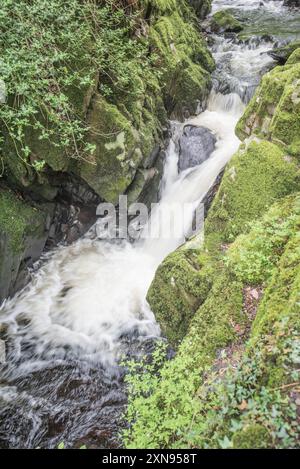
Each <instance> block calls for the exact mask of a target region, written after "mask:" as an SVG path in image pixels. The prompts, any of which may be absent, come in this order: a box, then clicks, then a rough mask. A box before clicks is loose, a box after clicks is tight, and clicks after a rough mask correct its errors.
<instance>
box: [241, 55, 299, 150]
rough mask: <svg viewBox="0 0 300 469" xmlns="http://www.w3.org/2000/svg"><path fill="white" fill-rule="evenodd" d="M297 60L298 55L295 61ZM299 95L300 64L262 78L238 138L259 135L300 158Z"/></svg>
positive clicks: (243, 119)
mask: <svg viewBox="0 0 300 469" xmlns="http://www.w3.org/2000/svg"><path fill="white" fill-rule="evenodd" d="M297 57H298V55H296V54H295V56H294V59H295V60H296V58H297ZM293 62H294V60H293ZM299 95H300V64H299V63H298V62H297V63H294V64H287V65H285V66H283V67H276V68H275V69H274V70H272V71H271V72H270V73H268V74H267V75H265V76H264V77H263V80H262V83H261V85H260V86H259V87H258V89H257V91H256V93H255V95H254V97H253V98H252V100H251V102H250V104H249V106H248V107H247V109H246V111H245V113H244V115H243V117H242V118H241V120H240V121H239V123H238V125H237V127H236V133H237V135H238V136H239V138H241V139H245V138H247V137H249V136H250V135H257V136H259V137H261V138H266V139H268V140H272V141H273V142H275V143H276V144H278V145H280V146H282V147H283V148H284V149H286V150H287V151H288V152H289V153H290V154H292V155H299V154H300V140H299V132H300V117H299V116H300V112H299V109H300V107H299V106H300V98H299Z"/></svg>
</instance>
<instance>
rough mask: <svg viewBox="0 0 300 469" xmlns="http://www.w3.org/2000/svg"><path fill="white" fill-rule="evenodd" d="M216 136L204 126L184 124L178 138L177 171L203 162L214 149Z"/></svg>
mask: <svg viewBox="0 0 300 469" xmlns="http://www.w3.org/2000/svg"><path fill="white" fill-rule="evenodd" d="M216 141H217V139H216V137H215V136H214V135H213V134H212V132H211V131H210V130H208V129H207V128H205V127H196V126H194V125H186V126H185V127H184V129H183V133H182V136H181V137H180V139H179V161H178V168H179V171H184V170H185V169H188V168H193V167H194V166H197V165H199V164H201V163H203V162H204V161H205V160H207V158H209V156H210V155H211V153H212V152H213V151H214V149H215V144H216Z"/></svg>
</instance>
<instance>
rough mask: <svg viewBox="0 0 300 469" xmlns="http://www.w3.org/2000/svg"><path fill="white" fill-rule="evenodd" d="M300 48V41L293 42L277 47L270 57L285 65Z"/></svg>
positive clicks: (270, 53)
mask: <svg viewBox="0 0 300 469" xmlns="http://www.w3.org/2000/svg"><path fill="white" fill-rule="evenodd" d="M299 1H300V0H299ZM299 47H300V41H299V40H298V41H292V42H290V43H288V44H285V45H284V46H281V47H277V48H275V49H273V50H271V51H270V52H269V55H270V56H271V57H272V58H273V59H274V60H276V62H278V63H279V65H284V64H285V63H286V61H287V59H288V58H289V56H290V55H291V54H292V53H293V52H294V51H295V50H296V49H298V48H299Z"/></svg>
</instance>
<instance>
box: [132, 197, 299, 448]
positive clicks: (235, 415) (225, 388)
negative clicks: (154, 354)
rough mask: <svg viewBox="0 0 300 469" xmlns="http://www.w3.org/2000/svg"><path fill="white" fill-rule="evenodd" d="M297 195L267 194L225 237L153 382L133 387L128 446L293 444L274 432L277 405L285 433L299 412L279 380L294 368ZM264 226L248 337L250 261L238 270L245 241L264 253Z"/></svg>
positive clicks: (288, 380)
mask: <svg viewBox="0 0 300 469" xmlns="http://www.w3.org/2000/svg"><path fill="white" fill-rule="evenodd" d="M299 197H300V195H299V193H297V194H294V195H291V196H288V197H286V198H283V199H282V200H280V201H279V202H277V203H276V204H274V205H273V206H272V207H271V209H270V210H269V211H268V212H267V213H266V214H265V216H264V217H263V218H262V220H260V221H257V222H256V223H255V224H254V225H253V226H252V228H251V231H250V232H249V233H248V234H247V235H245V236H244V235H243V236H241V237H240V238H238V239H237V241H236V242H235V243H234V244H233V245H232V246H231V248H230V249H229V251H228V253H227V254H226V255H225V259H227V260H225V262H223V263H221V264H220V268H219V269H216V270H215V276H214V284H213V286H212V288H211V290H210V292H209V294H208V297H207V300H206V301H205V302H204V303H203V304H202V305H201V306H200V307H199V309H198V310H197V312H196V313H195V315H194V317H193V319H192V320H191V323H190V327H189V329H188V332H187V334H186V336H185V338H184V339H183V341H182V343H181V345H180V347H179V349H178V352H177V355H176V357H175V358H174V359H173V360H172V361H171V362H169V363H166V364H165V365H164V367H163V368H162V370H161V371H160V378H159V379H157V375H155V377H154V379H153V381H151V380H150V381H147V383H148V385H149V386H150V388H151V389H152V392H151V393H150V394H149V395H148V394H147V396H142V397H141V396H138V397H136V401H134V403H135V405H136V407H133V408H135V409H136V411H137V414H136V416H135V419H134V422H133V425H132V427H131V434H130V438H129V441H130V443H129V444H128V447H130V448H134V447H135V448H139V447H143V448H145V447H146V448H148V447H149V448H164V447H167V448H170V447H172V448H187V447H197V448H219V447H224V445H225V444H226V445H227V446H226V447H231V448H232V447H233V448H245V449H246V448H251V449H255V448H269V447H278V448H281V447H286V446H285V445H291V444H292V443H291V442H292V441H293V444H295V438H296V434H295V435H294V437H293V438H294V439H293V440H292V438H290V439H287V441H283V440H282V439H281V438H280V437H278V436H277V434H276V432H275V431H274V424H275V421H274V412H275V411H276V412H277V414H276V415H277V416H278V419H279V427H280V425H283V426H286V428H288V429H289V430H288V432H290V433H291V434H292V432H293V429H292V426H291V428H290V419H291V418H296V417H295V416H296V413H295V412H294V411H293V412H292V406H291V403H290V402H289V400H288V399H287V398H286V396H284V395H283V396H281V394H280V393H279V391H278V389H279V390H281V389H282V392H283V393H285V384H291V383H292V380H293V379H294V381H295V380H297V379H296V378H293V375H292V373H295V372H296V368H297V360H298V358H297V339H298V337H299V331H300V322H299V312H300V311H299V292H300V289H299V286H300V283H299V282H300V262H299V260H300V249H299V247H300V237H299V221H300V218H299V215H300V212H299V209H300V206H299V202H300V199H299ZM269 236H270V238H271V244H272V243H274V244H273V245H272V249H271V251H272V252H273V256H272V257H271V258H270V261H271V262H272V272H270V271H269V269H266V270H265V272H264V274H265V275H264V280H263V282H264V286H265V292H264V296H263V299H262V301H261V303H260V305H259V306H258V312H257V316H256V319H255V321H254V324H253V326H252V329H250V332H248V333H249V334H250V341H249V344H248V345H247V344H246V345H245V344H243V341H245V337H244V335H245V334H246V335H247V332H246V331H249V327H250V326H251V320H250V318H249V316H248V313H247V310H246V308H245V304H244V287H245V286H247V285H249V283H248V281H249V278H248V273H247V271H245V272H244V274H245V275H244V276H240V275H238V272H241V271H243V269H244V267H245V265H246V264H245V263H244V262H243V255H244V251H246V252H249V253H250V251H252V254H253V253H255V258H259V257H261V258H263V257H264V255H265V253H266V252H267V253H268V249H269V244H270V238H269ZM255 238H260V239H261V240H260V242H259V241H256V242H254V240H255ZM250 246H251V249H250ZM237 252H239V256H237V255H236V254H237ZM248 261H249V262H251V255H250V254H249V259H248ZM237 266H238V267H239V268H238V269H236V267H237ZM235 348H236V350H237V352H238V353H237V355H236V356H233V357H234V359H233V358H231V359H229V360H228V361H227V364H226V361H225V365H224V364H223V363H222V362H223V360H224V358H222V357H226V356H227V353H229V354H230V353H233V352H232V351H234V350H235ZM223 354H224V355H223ZM239 366H241V368H238V367H239ZM237 370H238V371H237ZM147 379H149V378H147ZM288 389H289V387H287V393H289V391H288ZM248 396H249V397H248ZM246 398H248V399H249V401H247V400H245V399H246ZM250 404H251V405H250ZM131 409H132V407H131ZM292 413H293V414H294V415H293V417H292ZM154 415H155V424H152V422H153V416H154ZM262 421H263V422H264V424H262V423H261V422H262ZM276 425H277V422H276ZM279 430H280V428H278V425H277V432H278V433H279ZM294 433H297V432H294ZM141 445H143V446H141Z"/></svg>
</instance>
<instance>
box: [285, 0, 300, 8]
mask: <svg viewBox="0 0 300 469" xmlns="http://www.w3.org/2000/svg"><path fill="white" fill-rule="evenodd" d="M283 4H284V5H286V6H288V7H300V0H284V3H283Z"/></svg>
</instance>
